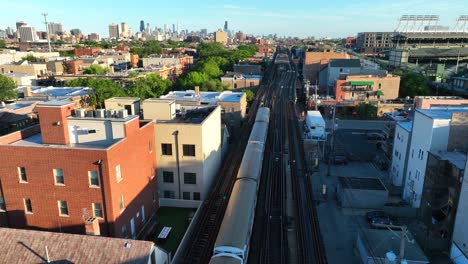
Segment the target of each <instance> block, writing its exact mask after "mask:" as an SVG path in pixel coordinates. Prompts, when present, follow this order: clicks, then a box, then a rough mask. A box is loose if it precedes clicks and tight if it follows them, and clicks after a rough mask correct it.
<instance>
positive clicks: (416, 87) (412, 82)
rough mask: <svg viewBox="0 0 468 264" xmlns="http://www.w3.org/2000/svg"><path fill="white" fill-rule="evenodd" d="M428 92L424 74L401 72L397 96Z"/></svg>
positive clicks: (426, 93)
mask: <svg viewBox="0 0 468 264" xmlns="http://www.w3.org/2000/svg"><path fill="white" fill-rule="evenodd" d="M429 94H430V87H429V80H428V79H427V78H426V77H425V76H424V75H422V74H420V73H416V72H404V73H402V75H401V80H400V92H399V97H407V96H409V97H414V96H417V95H429Z"/></svg>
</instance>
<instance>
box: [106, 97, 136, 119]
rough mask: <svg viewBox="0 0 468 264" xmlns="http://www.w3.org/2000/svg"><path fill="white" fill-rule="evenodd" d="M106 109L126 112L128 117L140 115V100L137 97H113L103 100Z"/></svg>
mask: <svg viewBox="0 0 468 264" xmlns="http://www.w3.org/2000/svg"><path fill="white" fill-rule="evenodd" d="M104 105H105V108H106V109H114V110H122V109H125V110H127V113H128V114H129V115H140V98H138V97H113V98H109V99H107V100H104Z"/></svg>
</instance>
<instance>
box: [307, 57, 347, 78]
mask: <svg viewBox="0 0 468 264" xmlns="http://www.w3.org/2000/svg"><path fill="white" fill-rule="evenodd" d="M349 58H350V56H349V55H348V54H347V53H344V52H343V53H336V52H334V51H323V52H315V51H310V52H306V53H305V58H304V65H303V75H304V78H306V79H308V80H310V83H311V84H314V83H315V81H316V80H317V75H318V72H319V71H320V70H321V69H323V67H325V65H327V64H328V62H329V60H330V59H349Z"/></svg>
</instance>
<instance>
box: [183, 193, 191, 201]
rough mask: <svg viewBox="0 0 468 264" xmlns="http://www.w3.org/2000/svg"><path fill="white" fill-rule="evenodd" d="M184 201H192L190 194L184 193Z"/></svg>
mask: <svg viewBox="0 0 468 264" xmlns="http://www.w3.org/2000/svg"><path fill="white" fill-rule="evenodd" d="M182 199H184V200H190V192H183V193H182Z"/></svg>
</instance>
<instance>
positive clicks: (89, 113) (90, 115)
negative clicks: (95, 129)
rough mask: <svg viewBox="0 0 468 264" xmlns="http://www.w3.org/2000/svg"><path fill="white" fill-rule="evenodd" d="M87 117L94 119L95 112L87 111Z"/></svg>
mask: <svg viewBox="0 0 468 264" xmlns="http://www.w3.org/2000/svg"><path fill="white" fill-rule="evenodd" d="M86 117H94V110H88V111H86Z"/></svg>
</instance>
